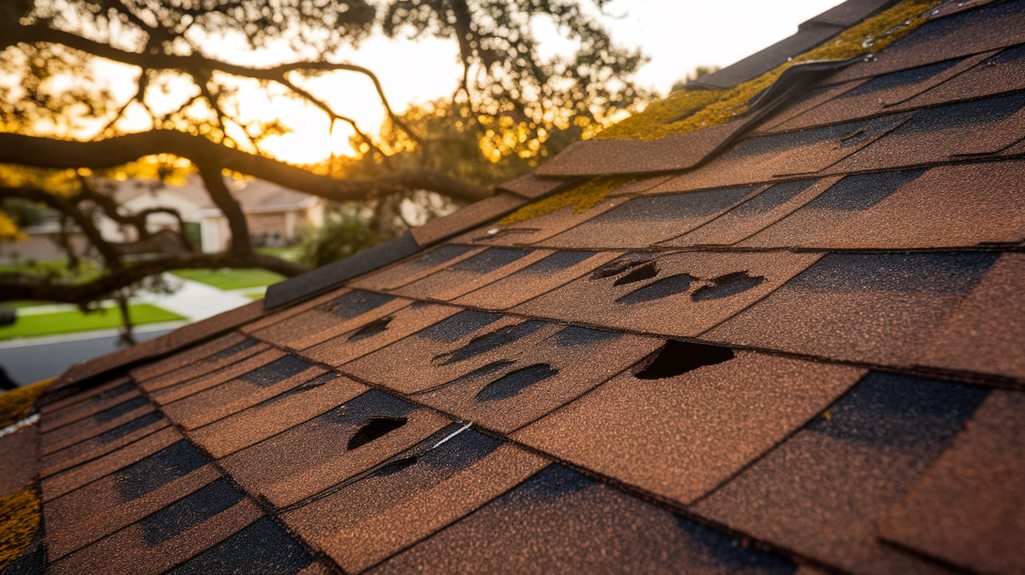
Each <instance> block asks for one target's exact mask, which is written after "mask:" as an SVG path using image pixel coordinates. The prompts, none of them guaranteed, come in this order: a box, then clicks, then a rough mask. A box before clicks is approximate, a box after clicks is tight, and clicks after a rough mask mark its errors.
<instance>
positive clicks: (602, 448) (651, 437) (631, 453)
mask: <svg viewBox="0 0 1025 575" xmlns="http://www.w3.org/2000/svg"><path fill="white" fill-rule="evenodd" d="M694 353H698V354H702V353H704V354H708V353H711V350H697V351H696V352H694ZM735 353H736V357H735V359H730V360H727V361H724V362H720V363H717V364H713V365H705V366H703V367H698V368H697V369H693V370H691V371H686V372H684V373H682V374H680V375H675V376H669V377H664V378H657V379H639V378H638V377H635V376H634V375H632V374H629V373H627V374H623V375H621V376H619V377H616V378H614V379H613V380H611V381H609V382H608V383H605V384H603V385H601V386H600V387H598V388H597V389H595V390H594V391H592V392H591V393H589V394H587V395H585V396H584V397H582V398H580V399H578V400H577V401H575V402H573V403H571V404H569V405H568V406H566V407H564V408H562V409H561V410H559V411H557V412H555V413H553V414H552V415H549V416H548V417H546V418H545V419H542V420H541V421H538V422H537V423H534V424H532V425H530V426H528V427H526V428H524V429H523V430H521V431H519V432H517V433H516V434H514V437H515V438H516V439H517V440H518V441H522V442H524V443H527V444H528V445H531V446H533V447H536V448H537V449H540V450H542V451H544V452H547V453H551V454H552V455H553V456H555V457H557V458H559V459H562V460H565V461H569V462H571V463H573V464H575V465H579V466H581V467H584V468H586V469H592V470H594V471H597V472H599V473H601V474H603V475H608V476H610V477H613V478H615V479H617V480H619V481H623V482H625V483H628V484H630V485H634V486H637V487H640V488H641V489H644V490H646V491H650V492H652V493H656V494H658V495H661V496H663V497H667V498H670V499H674V500H676V501H679V502H680V503H684V504H689V503H692V502H693V501H695V500H696V499H698V498H699V497H701V496H702V495H705V494H706V493H708V492H709V491H711V490H712V489H713V488H715V487H716V486H717V485H719V484H720V483H721V482H723V481H724V480H726V479H728V478H729V477H731V476H732V475H733V474H734V473H736V472H737V471H739V470H741V469H742V468H743V467H744V466H746V465H747V464H749V463H751V462H752V461H754V460H755V459H756V458H757V457H759V456H760V455H761V454H763V453H764V452H765V451H767V450H769V449H770V448H771V447H772V446H773V445H775V444H776V443H777V442H779V441H781V440H782V439H783V438H785V437H786V436H787V435H788V434H790V433H791V432H792V431H794V430H795V429H797V428H799V427H800V426H801V425H803V424H804V423H805V422H806V421H808V420H809V419H810V418H812V417H814V416H815V415H816V414H818V413H819V412H820V411H822V410H823V409H825V408H826V406H828V405H829V404H830V403H832V402H833V401H834V400H835V399H836V398H837V397H839V396H840V395H841V394H842V393H843V392H844V391H846V390H847V388H848V387H850V386H851V385H853V384H854V382H855V381H856V380H857V378H858V377H859V376H860V375H861V373H862V371H861V370H859V369H855V368H849V367H839V366H831V365H826V364H816V363H809V362H804V361H797V360H791V359H782V358H776V357H771V356H766V355H761V354H756V353H751V352H744V351H738V352H735ZM697 359H701V358H688V357H677V358H673V361H675V362H678V363H681V364H682V363H684V362H686V361H688V360H697ZM667 373H672V372H671V371H670V372H667Z"/></svg>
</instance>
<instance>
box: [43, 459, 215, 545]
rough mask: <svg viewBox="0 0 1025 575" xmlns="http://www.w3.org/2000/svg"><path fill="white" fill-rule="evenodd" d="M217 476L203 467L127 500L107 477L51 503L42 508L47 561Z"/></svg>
mask: <svg viewBox="0 0 1025 575" xmlns="http://www.w3.org/2000/svg"><path fill="white" fill-rule="evenodd" d="M219 476H220V474H218V473H217V471H216V470H215V469H214V468H213V466H211V465H204V466H202V467H200V468H198V469H195V470H193V471H191V472H190V473H188V474H186V475H184V476H182V477H179V478H177V479H175V480H173V481H170V482H168V483H167V484H165V485H163V486H161V487H160V488H158V489H155V490H153V491H150V492H149V493H146V494H144V495H142V496H141V497H137V498H134V499H129V500H126V498H125V496H124V495H123V494H122V493H121V492H120V491H119V490H118V488H117V487H118V485H117V477H116V476H114V475H108V476H106V477H104V478H102V479H100V480H98V481H94V482H92V483H90V484H88V485H86V486H84V487H82V488H81V489H77V490H75V491H72V492H71V493H68V494H66V495H63V496H61V497H58V498H57V499H54V500H53V501H50V502H48V503H47V504H46V507H45V508H44V519H45V521H46V524H47V525H48V526H49V527H48V529H47V530H46V546H47V552H48V553H49V556H50V560H51V561H56V560H58V559H60V558H61V557H64V556H65V555H67V554H68V553H71V552H73V551H75V550H76V549H80V548H82V547H84V546H86V545H89V544H90V543H93V542H95V541H99V540H100V539H102V538H104V537H106V536H108V535H110V534H112V533H114V532H116V531H118V530H120V529H122V528H124V527H127V526H129V525H131V524H133V523H135V522H137V521H139V520H140V519H142V518H144V517H146V516H147V515H150V514H151V513H154V512H156V511H159V510H160V509H162V508H164V507H165V506H167V505H169V504H171V503H173V502H174V501H176V500H178V499H180V498H182V497H184V496H186V495H188V494H190V493H192V492H194V491H195V490H197V489H199V488H201V487H203V486H205V485H208V484H210V483H211V482H213V481H214V480H216V479H217V478H218V477H219Z"/></svg>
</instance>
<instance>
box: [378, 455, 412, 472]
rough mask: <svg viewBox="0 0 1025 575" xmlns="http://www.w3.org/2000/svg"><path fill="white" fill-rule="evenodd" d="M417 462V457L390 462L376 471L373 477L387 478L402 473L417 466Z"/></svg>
mask: <svg viewBox="0 0 1025 575" xmlns="http://www.w3.org/2000/svg"><path fill="white" fill-rule="evenodd" d="M416 462H417V458H416V456H415V455H414V456H410V457H403V458H402V459H396V460H395V461H389V462H388V463H385V464H384V465H382V466H381V467H378V468H377V469H376V470H375V471H374V473H373V475H374V477H387V476H389V475H395V474H396V473H400V472H402V471H403V470H405V469H408V468H410V467H412V466H414V465H416Z"/></svg>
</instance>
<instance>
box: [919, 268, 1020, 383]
mask: <svg viewBox="0 0 1025 575" xmlns="http://www.w3.org/2000/svg"><path fill="white" fill-rule="evenodd" d="M1023 282H1025V255H1023V254H1004V255H1003V256H1001V257H1000V259H999V260H997V262H996V264H994V265H993V267H992V268H991V269H990V270H989V271H988V272H987V273H986V275H985V276H984V277H983V278H982V281H981V282H980V283H979V286H978V287H977V288H976V289H975V290H974V291H973V292H972V294H971V295H970V296H969V297H968V298H967V299H966V300H965V302H964V303H963V304H962V305H961V306H959V307H958V308H957V309H956V310H954V312H953V313H952V314H951V315H950V317H949V318H948V319H947V320H946V321H945V322H944V323H943V324H942V325H940V326H937V327H936V328H935V329H934V330H932V331H931V332H930V333H931V337H926V338H923V340H922V345H921V347H920V348H919V350H918V352H917V353H916V355H915V359H914V361H915V363H918V364H920V365H927V366H932V367H940V368H945V369H953V370H964V371H974V372H978V373H986V374H991V375H1002V376H1006V377H1013V378H1017V379H1019V380H1025V348H1023V346H1022V345H1021V342H1022V341H1025V325H1023V323H1022V321H1021V318H1023V317H1025V296H1023V295H1022V289H1021V286H1022V284H1023Z"/></svg>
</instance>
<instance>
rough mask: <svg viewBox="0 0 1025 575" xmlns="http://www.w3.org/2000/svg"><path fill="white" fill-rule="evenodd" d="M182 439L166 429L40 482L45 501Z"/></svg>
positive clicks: (173, 431) (176, 432)
mask: <svg viewBox="0 0 1025 575" xmlns="http://www.w3.org/2000/svg"><path fill="white" fill-rule="evenodd" d="M181 439H182V435H181V433H179V432H178V430H176V429H174V428H173V427H165V428H164V429H161V430H160V431H157V432H156V433H153V434H150V435H147V436H146V437H144V438H142V439H140V440H138V441H136V442H134V443H130V444H128V445H126V446H124V447H122V448H121V449H118V450H115V451H112V452H110V453H108V454H106V455H104V456H102V457H99V458H97V459H94V460H92V461H89V462H87V463H84V464H82V465H79V466H76V467H72V468H70V469H67V470H65V471H62V472H60V473H58V474H56V475H52V476H50V477H47V478H45V479H43V480H42V481H40V488H41V490H42V493H43V501H44V502H45V501H49V500H50V499H53V498H55V497H59V496H61V495H63V494H65V493H68V492H69V491H72V490H74V489H77V488H79V487H81V486H83V485H85V484H87V483H89V482H91V481H95V480H96V479H99V478H101V477H104V476H106V475H109V474H111V473H114V472H115V471H117V470H118V469H121V468H123V467H125V466H127V465H131V464H132V463H135V462H136V461H139V460H140V459H143V458H144V457H147V456H149V455H152V454H153V453H156V452H158V451H160V450H161V449H164V448H166V447H168V446H170V445H172V444H174V443H175V442H176V441H180V440H181Z"/></svg>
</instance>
